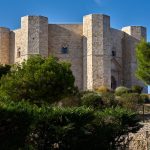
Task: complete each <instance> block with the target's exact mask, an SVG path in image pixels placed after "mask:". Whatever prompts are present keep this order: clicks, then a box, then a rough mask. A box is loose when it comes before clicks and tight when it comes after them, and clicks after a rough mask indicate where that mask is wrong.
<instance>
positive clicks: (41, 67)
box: [0, 56, 76, 104]
mask: <svg viewBox="0 0 150 150" xmlns="http://www.w3.org/2000/svg"><path fill="white" fill-rule="evenodd" d="M74 81H75V79H74V76H73V74H72V71H71V69H70V64H69V63H67V62H59V61H58V59H57V58H54V57H49V58H42V57H41V56H34V57H31V58H30V59H28V60H27V61H24V62H23V63H22V64H21V65H16V66H14V68H12V71H11V73H9V74H8V75H6V76H4V77H2V79H1V81H0V84H1V86H0V91H1V93H2V97H8V98H10V99H11V100H13V101H18V100H22V99H24V100H28V101H30V102H33V103H36V104H41V103H43V102H48V103H53V102H54V101H58V100H59V99H61V98H63V97H65V96H67V95H68V94H73V93H74V92H75V91H76V88H75V87H74Z"/></svg>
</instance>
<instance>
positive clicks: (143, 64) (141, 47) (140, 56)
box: [136, 40, 150, 85]
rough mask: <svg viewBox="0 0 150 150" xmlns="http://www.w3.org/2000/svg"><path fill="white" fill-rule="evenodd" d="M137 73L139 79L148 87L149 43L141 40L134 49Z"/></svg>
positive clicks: (149, 80) (149, 83)
mask: <svg viewBox="0 0 150 150" xmlns="http://www.w3.org/2000/svg"><path fill="white" fill-rule="evenodd" d="M136 58H137V65H138V67H137V71H136V75H137V77H138V78H139V79H141V80H142V81H144V82H145V83H146V84H147V85H150V42H146V41H144V40H142V41H141V42H140V43H139V44H138V45H137V48H136Z"/></svg>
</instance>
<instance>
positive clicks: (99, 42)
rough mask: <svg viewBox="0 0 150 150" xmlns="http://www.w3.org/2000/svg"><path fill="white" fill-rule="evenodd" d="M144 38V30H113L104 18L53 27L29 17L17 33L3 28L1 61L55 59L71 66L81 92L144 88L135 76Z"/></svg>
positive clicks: (94, 16) (0, 32)
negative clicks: (138, 47)
mask: <svg viewBox="0 0 150 150" xmlns="http://www.w3.org/2000/svg"><path fill="white" fill-rule="evenodd" d="M146 38H147V37H146V28H145V27H142V26H127V27H123V28H122V29H121V30H118V29H114V28H111V27H110V17H109V16H108V15H104V14H90V15H86V16H84V17H83V23H82V24H51V19H50V18H49V21H48V18H47V17H43V16H25V17H22V18H21V27H20V28H19V29H16V30H11V29H9V28H5V27H1V28H0V63H1V64H14V63H18V62H22V61H23V60H24V59H28V57H29V56H31V55H35V54H40V55H42V56H44V57H47V56H49V55H53V56H56V57H58V58H59V59H60V60H67V61H69V62H70V63H71V65H72V67H71V68H72V71H73V74H74V76H75V82H76V85H77V86H78V88H79V89H80V90H87V89H88V90H92V89H95V88H97V87H99V86H102V85H103V86H107V87H108V88H112V89H115V88H116V87H118V86H120V85H124V86H126V87H131V86H132V85H142V86H143V83H142V82H141V81H139V80H138V79H137V78H136V77H135V70H136V66H137V65H136V57H135V48H136V45H137V43H139V41H140V40H142V39H146Z"/></svg>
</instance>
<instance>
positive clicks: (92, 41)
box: [83, 14, 111, 90]
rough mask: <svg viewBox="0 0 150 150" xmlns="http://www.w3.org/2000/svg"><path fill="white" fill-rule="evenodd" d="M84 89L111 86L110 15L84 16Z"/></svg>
mask: <svg viewBox="0 0 150 150" xmlns="http://www.w3.org/2000/svg"><path fill="white" fill-rule="evenodd" d="M83 36H84V38H83V80H84V83H83V84H84V89H89V90H92V89H94V88H97V87H99V86H102V85H104V86H107V87H108V88H110V87H111V69H110V68H111V59H110V17H109V16H106V15H100V14H92V15H87V16H85V17H84V18H83Z"/></svg>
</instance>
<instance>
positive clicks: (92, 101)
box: [81, 92, 103, 109]
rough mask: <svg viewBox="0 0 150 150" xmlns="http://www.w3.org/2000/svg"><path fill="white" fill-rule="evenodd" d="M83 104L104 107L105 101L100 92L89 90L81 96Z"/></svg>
mask: <svg viewBox="0 0 150 150" xmlns="http://www.w3.org/2000/svg"><path fill="white" fill-rule="evenodd" d="M81 105H84V106H87V107H93V108H97V109H99V108H102V107H103V101H102V98H101V95H100V94H98V93H96V92H89V93H86V94H83V96H82V97H81Z"/></svg>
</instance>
